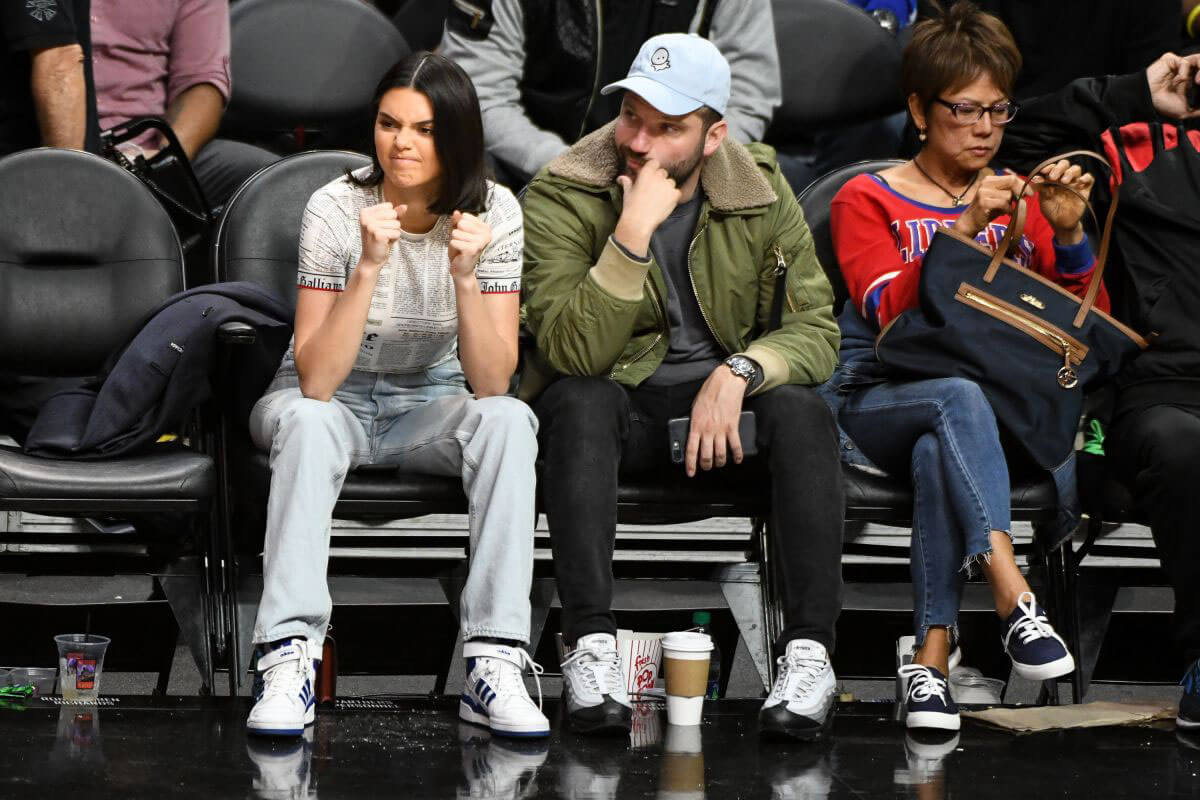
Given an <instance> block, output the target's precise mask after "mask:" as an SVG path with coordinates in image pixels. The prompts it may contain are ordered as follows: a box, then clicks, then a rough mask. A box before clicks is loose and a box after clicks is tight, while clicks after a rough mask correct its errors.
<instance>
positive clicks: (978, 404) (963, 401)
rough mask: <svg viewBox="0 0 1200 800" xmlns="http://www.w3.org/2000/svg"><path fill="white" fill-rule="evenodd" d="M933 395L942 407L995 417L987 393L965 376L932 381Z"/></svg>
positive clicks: (990, 417) (992, 418)
mask: <svg viewBox="0 0 1200 800" xmlns="http://www.w3.org/2000/svg"><path fill="white" fill-rule="evenodd" d="M933 384H934V385H933V387H932V388H933V389H934V395H935V396H936V397H937V398H938V401H939V402H940V403H941V405H942V406H943V407H944V408H949V409H952V410H955V411H959V412H964V413H967V414H971V415H981V416H984V417H986V418H987V419H989V420H994V419H995V414H993V413H992V405H991V403H989V402H988V399H987V395H985V394H984V393H983V389H981V388H980V387H979V384H978V383H976V382H975V381H972V380H968V379H967V378H938V379H937V380H936V381H933Z"/></svg>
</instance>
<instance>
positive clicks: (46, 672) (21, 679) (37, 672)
mask: <svg viewBox="0 0 1200 800" xmlns="http://www.w3.org/2000/svg"><path fill="white" fill-rule="evenodd" d="M56 677H58V670H56V669H55V668H54V667H16V668H15V669H13V670H12V672H10V673H9V676H8V679H9V685H10V686H25V685H27V684H33V696H34V697H43V696H45V695H48V694H54V679H55V678H56Z"/></svg>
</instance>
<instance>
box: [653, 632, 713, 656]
mask: <svg viewBox="0 0 1200 800" xmlns="http://www.w3.org/2000/svg"><path fill="white" fill-rule="evenodd" d="M662 646H663V649H664V650H677V651H680V652H684V653H707V652H709V651H710V650H712V648H713V645H712V637H711V636H709V635H708V634H707V633H700V632H698V631H672V632H671V633H668V634H667V635H665V636H663V638H662Z"/></svg>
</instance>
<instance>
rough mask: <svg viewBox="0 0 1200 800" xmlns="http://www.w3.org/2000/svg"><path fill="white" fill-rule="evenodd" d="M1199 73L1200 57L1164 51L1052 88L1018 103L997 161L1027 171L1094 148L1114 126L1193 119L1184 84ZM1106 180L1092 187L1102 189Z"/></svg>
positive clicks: (1186, 85)
mask: <svg viewBox="0 0 1200 800" xmlns="http://www.w3.org/2000/svg"><path fill="white" fill-rule="evenodd" d="M1198 72H1200V55H1192V56H1187V57H1181V56H1177V55H1175V54H1174V53H1165V54H1163V55H1162V56H1161V57H1160V58H1159V59H1158V60H1156V61H1155V62H1154V63H1153V64H1151V65H1150V66H1149V67H1148V68H1146V69H1145V70H1143V71H1139V72H1133V73H1130V74H1128V75H1110V76H1108V77H1104V78H1080V79H1079V80H1076V81H1073V82H1071V83H1070V84H1068V85H1067V86H1065V87H1063V88H1062V89H1060V90H1058V91H1057V92H1051V93H1050V94H1048V95H1043V96H1042V97H1036V98H1034V99H1032V100H1028V101H1026V102H1024V103H1022V104H1021V109H1020V111H1019V112H1018V114H1017V116H1016V118H1015V119H1013V121H1012V122H1010V123H1009V124H1008V125H1007V126H1006V127H1005V129H1004V139H1003V140H1002V141H1001V143H1000V151H999V153H998V154H997V158H996V161H997V162H998V163H1002V164H1005V165H1006V166H1010V167H1013V168H1015V169H1017V170H1018V171H1028V170H1030V169H1032V168H1033V167H1034V166H1036V165H1037V164H1039V163H1040V162H1041V161H1042V160H1043V159H1045V158H1046V157H1047V156H1048V155H1053V154H1055V153H1059V152H1063V151H1065V150H1076V149H1081V148H1083V149H1095V148H1096V147H1098V146H1100V135H1101V134H1102V133H1104V132H1105V131H1106V130H1108V129H1109V128H1112V127H1114V126H1120V125H1125V124H1126V123H1130V122H1150V121H1153V120H1154V119H1156V118H1157V117H1158V116H1159V115H1162V116H1164V117H1168V118H1170V119H1192V118H1195V117H1197V116H1200V113H1197V112H1194V111H1189V110H1188V108H1187V90H1188V86H1189V85H1190V84H1191V83H1192V82H1194V81H1195V80H1196V77H1197V74H1198ZM1104 186H1105V182H1104V181H1101V182H1100V185H1099V186H1098V187H1097V188H1099V189H1103V188H1104Z"/></svg>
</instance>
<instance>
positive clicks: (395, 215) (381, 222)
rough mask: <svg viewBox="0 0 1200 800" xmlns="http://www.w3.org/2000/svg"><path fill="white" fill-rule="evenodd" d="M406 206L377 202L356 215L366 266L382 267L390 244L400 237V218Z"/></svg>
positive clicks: (386, 258)
mask: <svg viewBox="0 0 1200 800" xmlns="http://www.w3.org/2000/svg"><path fill="white" fill-rule="evenodd" d="M407 210H408V206H393V205H392V204H391V203H379V204H378V205H374V206H367V207H366V208H364V209H363V210H362V213H360V214H359V216H358V221H359V227H360V229H361V232H362V264H363V265H364V266H367V267H382V266H383V264H384V263H385V262H386V261H387V260H388V256H389V255H390V254H391V251H392V244H394V243H395V241H396V240H397V239H399V238H400V233H401V231H402V228H401V227H400V218H401V217H402V216H404V212H405V211H407Z"/></svg>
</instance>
